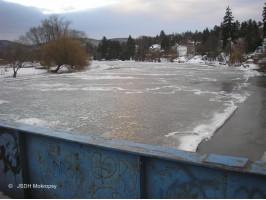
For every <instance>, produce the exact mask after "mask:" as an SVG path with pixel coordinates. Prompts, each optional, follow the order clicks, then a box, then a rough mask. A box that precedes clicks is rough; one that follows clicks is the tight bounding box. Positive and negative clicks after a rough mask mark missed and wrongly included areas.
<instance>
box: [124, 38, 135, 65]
mask: <svg viewBox="0 0 266 200" xmlns="http://www.w3.org/2000/svg"><path fill="white" fill-rule="evenodd" d="M126 52H127V59H128V60H129V59H130V58H133V57H134V55H135V52H136V46H135V41H134V40H133V39H132V37H131V36H129V37H128V39H127V43H126Z"/></svg>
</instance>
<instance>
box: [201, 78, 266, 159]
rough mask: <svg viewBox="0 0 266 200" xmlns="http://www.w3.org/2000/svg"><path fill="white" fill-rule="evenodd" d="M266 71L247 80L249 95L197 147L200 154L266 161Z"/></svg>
mask: <svg viewBox="0 0 266 200" xmlns="http://www.w3.org/2000/svg"><path fill="white" fill-rule="evenodd" d="M265 76H266V74H265V73H264V75H263V76H257V77H252V78H250V79H249V80H248V83H249V84H250V85H249V86H248V87H249V90H250V91H251V95H250V96H249V97H248V99H247V100H246V101H245V102H244V103H242V104H240V105H239V106H238V109H237V110H236V111H235V112H234V113H233V115H232V116H231V117H230V118H229V119H228V120H227V121H226V122H225V124H224V125H223V126H222V127H220V128H219V129H218V130H217V131H216V132H215V133H214V135H213V136H212V137H211V139H209V140H207V141H202V142H201V143H200V145H199V146H198V148H197V152H198V153H201V154H205V153H208V154H211V153H214V154H220V155H226V156H236V157H244V158H249V159H251V160H263V161H265V162H266V159H265V157H266V121H265V120H266V95H265V94H266V77H265Z"/></svg>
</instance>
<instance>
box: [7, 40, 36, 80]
mask: <svg viewBox="0 0 266 200" xmlns="http://www.w3.org/2000/svg"><path fill="white" fill-rule="evenodd" d="M32 55H33V53H32V48H31V47H30V46H27V45H24V44H22V43H20V42H18V41H17V42H15V43H13V44H10V45H9V46H7V47H6V48H5V49H4V52H3V58H4V59H5V60H6V61H7V62H8V63H9V64H10V66H11V67H12V68H13V77H14V78H16V77H17V73H18V70H19V69H20V68H22V67H24V66H25V65H26V64H27V63H28V62H32V59H33V58H32Z"/></svg>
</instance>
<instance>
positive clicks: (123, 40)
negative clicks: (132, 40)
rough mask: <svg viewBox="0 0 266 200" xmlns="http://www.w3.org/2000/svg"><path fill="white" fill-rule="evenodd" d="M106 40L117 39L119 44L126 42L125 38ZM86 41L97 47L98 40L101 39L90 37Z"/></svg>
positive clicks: (113, 39) (114, 39) (115, 39)
mask: <svg viewBox="0 0 266 200" xmlns="http://www.w3.org/2000/svg"><path fill="white" fill-rule="evenodd" d="M108 40H111V41H117V42H119V43H120V44H122V43H123V42H127V38H112V39H108ZM88 41H89V42H90V43H91V44H92V45H93V46H95V47H98V45H99V44H100V42H101V41H102V40H96V39H92V38H89V39H88Z"/></svg>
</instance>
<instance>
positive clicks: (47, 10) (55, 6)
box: [4, 0, 118, 14]
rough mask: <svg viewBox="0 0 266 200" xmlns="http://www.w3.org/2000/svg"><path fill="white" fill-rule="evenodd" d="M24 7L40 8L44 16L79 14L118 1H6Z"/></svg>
mask: <svg viewBox="0 0 266 200" xmlns="http://www.w3.org/2000/svg"><path fill="white" fill-rule="evenodd" d="M4 1H6V2H12V3H17V4H20V5H24V6H31V7H35V8H39V9H40V10H41V11H42V12H43V14H54V13H57V14H60V13H69V12H78V11H83V10H87V9H91V8H97V7H102V6H106V5H111V4H113V3H116V2H117V1H118V0H97V1H95V0H75V1H73V0H56V1H55V0H37V1H36V0H23V1H21V0H4Z"/></svg>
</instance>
